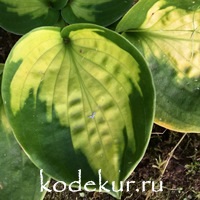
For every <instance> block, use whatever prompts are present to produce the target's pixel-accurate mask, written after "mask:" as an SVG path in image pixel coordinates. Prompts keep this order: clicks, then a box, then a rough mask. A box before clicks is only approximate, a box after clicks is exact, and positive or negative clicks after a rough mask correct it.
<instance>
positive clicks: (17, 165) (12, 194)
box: [0, 64, 48, 200]
mask: <svg viewBox="0 0 200 200" xmlns="http://www.w3.org/2000/svg"><path fill="white" fill-rule="evenodd" d="M0 66H2V65H1V64H0ZM0 79H1V78H0ZM0 166H1V168H0V197H1V199H19V200H22V199H27V200H39V199H42V198H43V196H44V192H40V172H39V169H38V168H36V167H35V165H33V163H32V162H31V161H30V160H29V158H28V157H27V156H26V155H25V153H24V152H23V150H22V149H21V148H20V146H19V144H18V143H17V141H16V139H15V138H14V136H13V133H12V130H11V127H10V125H9V123H8V120H7V117H6V115H5V111H4V106H3V102H2V99H1V98H0ZM47 180H48V178H47V177H46V176H44V181H47Z"/></svg>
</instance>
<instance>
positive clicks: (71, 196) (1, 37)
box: [0, 29, 200, 200]
mask: <svg viewBox="0 0 200 200" xmlns="http://www.w3.org/2000/svg"><path fill="white" fill-rule="evenodd" d="M19 38H20V36H17V35H14V34H11V33H8V32H6V31H4V30H2V29H0V63H5V61H6V58H7V56H8V53H9V52H10V50H11V48H12V47H13V45H14V44H15V43H16V41H17V40H18V39H19ZM182 137H183V133H177V132H173V131H170V130H166V129H164V128H162V127H159V126H157V125H154V128H153V131H152V136H151V140H150V143H149V146H148V149H147V151H146V153H145V156H144V157H143V159H142V161H141V162H140V164H139V165H138V166H137V168H136V169H135V170H134V172H132V174H131V176H130V177H129V178H128V180H129V181H131V180H132V181H136V182H137V184H136V185H133V186H132V187H131V190H130V191H129V192H126V191H124V192H123V195H122V200H132V199H135V200H145V199H146V200H147V199H151V200H154V199H156V200H162V199H163V200H165V199H169V200H190V199H191V200H196V199H200V134H192V133H189V134H187V135H186V136H185V137H184V139H183V140H182V141H181V143H180V144H179V145H178V147H177V148H176V149H175V151H174V152H172V153H173V154H171V159H169V162H168V165H167V167H166V170H165V171H163V169H164V166H165V164H166V163H167V160H168V158H169V156H170V153H171V151H172V150H173V148H174V147H175V146H176V145H177V144H178V142H179V140H180V139H181V138H182ZM163 172H164V173H163ZM162 173H163V175H162V176H161V174H162ZM159 178H160V179H159ZM159 180H162V181H163V191H162V192H151V190H150V188H149V190H147V191H145V192H142V191H141V190H140V191H139V192H137V191H136V188H141V182H142V181H155V183H156V182H157V183H159ZM54 182H55V181H54V180H52V181H51V186H50V187H52V185H53V183H54ZM147 189H148V188H147ZM157 189H158V188H157ZM51 199H52V200H53V199H56V200H115V198H113V197H111V196H110V195H108V194H105V193H98V192H93V193H92V192H90V193H88V192H84V191H81V192H77V193H73V192H70V191H68V190H66V191H64V192H62V193H55V192H54V193H47V194H46V196H45V198H44V200H51Z"/></svg>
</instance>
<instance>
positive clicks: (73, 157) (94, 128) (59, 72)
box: [2, 24, 154, 197]
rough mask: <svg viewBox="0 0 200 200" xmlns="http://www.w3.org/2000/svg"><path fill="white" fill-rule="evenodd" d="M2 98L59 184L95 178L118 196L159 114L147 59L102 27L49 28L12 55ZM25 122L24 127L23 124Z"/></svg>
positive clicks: (21, 137) (24, 140)
mask: <svg viewBox="0 0 200 200" xmlns="http://www.w3.org/2000/svg"><path fill="white" fill-rule="evenodd" d="M2 90H3V99H4V102H6V104H5V106H6V111H7V114H8V116H9V120H10V123H11V125H12V127H13V129H14V133H15V135H16V137H17V139H18V141H19V142H20V143H21V145H22V146H23V147H24V149H25V151H26V152H27V153H28V155H29V156H30V158H31V159H32V160H33V161H34V162H35V164H36V165H37V166H38V167H39V168H41V169H44V171H45V172H46V173H47V174H50V175H51V176H52V177H54V178H55V179H57V180H64V181H65V182H66V183H67V184H70V183H71V182H73V181H74V180H77V179H78V170H79V169H81V170H82V174H81V185H82V186H83V185H84V184H85V183H87V182H88V181H91V180H92V181H94V182H95V183H96V186H94V185H93V186H91V187H93V189H94V188H96V189H97V190H98V186H97V185H98V184H99V175H98V171H99V170H100V169H101V171H102V172H101V173H102V181H108V183H107V184H106V187H107V188H108V189H110V190H111V191H110V192H109V191H106V192H109V193H111V194H112V195H114V196H117V197H118V196H119V195H120V192H117V191H113V190H112V186H111V183H112V181H114V182H115V188H116V190H117V189H118V188H119V182H120V180H122V181H123V180H124V179H125V178H127V176H128V175H129V174H130V173H131V171H132V170H133V169H134V168H135V167H136V165H137V164H138V162H139V161H140V160H141V158H142V156H143V154H144V151H145V149H146V147H147V144H148V141H149V137H150V133H151V128H152V121H153V114H154V88H153V85H152V79H151V75H150V73H149V71H148V67H147V66H146V63H145V61H144V59H143V57H142V56H141V55H140V54H139V53H138V51H137V50H136V49H135V48H134V47H133V46H132V45H131V44H130V43H129V42H128V41H127V40H125V39H124V38H123V37H121V36H120V35H118V34H116V33H115V32H113V31H110V30H108V29H105V28H102V27H100V26H96V25H89V24H77V25H70V26H67V27H66V28H64V29H63V30H61V29H60V28H53V27H44V28H39V29H36V30H33V31H32V32H30V33H28V34H27V35H25V36H24V37H23V38H22V39H20V41H19V42H18V43H17V44H16V46H15V47H14V48H13V50H12V51H11V53H10V55H9V57H8V59H7V61H6V67H5V72H4V76H3V89H2ZM22 124H23V125H22Z"/></svg>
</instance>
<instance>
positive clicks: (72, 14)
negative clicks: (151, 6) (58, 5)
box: [62, 0, 133, 26]
mask: <svg viewBox="0 0 200 200" xmlns="http://www.w3.org/2000/svg"><path fill="white" fill-rule="evenodd" d="M132 5H133V0H96V1H94V0H87V1H85V0H73V1H69V3H68V4H67V6H66V7H65V8H63V9H62V16H63V18H64V19H65V21H66V22H67V23H69V24H73V23H81V22H89V23H94V24H99V25H103V26H108V25H110V24H112V23H114V22H115V21H117V20H118V19H119V18H120V17H122V15H123V14H125V13H126V12H127V11H128V9H130V8H131V6H132Z"/></svg>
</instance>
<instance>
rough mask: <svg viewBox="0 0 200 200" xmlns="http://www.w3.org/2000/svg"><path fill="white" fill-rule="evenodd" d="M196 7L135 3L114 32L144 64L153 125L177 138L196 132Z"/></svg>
mask: <svg viewBox="0 0 200 200" xmlns="http://www.w3.org/2000/svg"><path fill="white" fill-rule="evenodd" d="M199 5H200V1H199V0H194V1H189V0H187V1H179V0H173V1H171V0H159V1H158V0H153V1H146V0H140V1H139V2H138V3H137V5H136V6H135V7H133V8H132V9H131V10H130V11H129V12H128V13H127V14H126V15H125V16H124V18H123V19H122V20H121V21H120V22H119V24H118V26H117V31H118V32H124V33H123V35H124V36H125V37H126V38H127V39H129V40H130V41H131V42H132V43H133V44H134V45H136V46H137V47H138V49H139V50H140V51H141V52H142V54H143V55H144V56H145V58H146V59H147V60H148V62H149V66H150V68H151V71H152V73H153V77H154V81H155V87H156V93H157V105H156V117H155V122H156V123H157V124H159V125H161V126H163V127H166V128H169V129H172V130H176V131H181V132H200V106H199V102H200V67H199V63H200V51H199V50H200V32H199V31H200V6H199ZM140 12H141V15H138V13H140ZM138 16H140V17H138Z"/></svg>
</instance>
